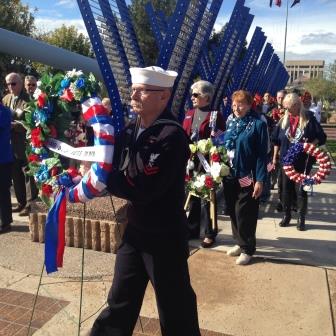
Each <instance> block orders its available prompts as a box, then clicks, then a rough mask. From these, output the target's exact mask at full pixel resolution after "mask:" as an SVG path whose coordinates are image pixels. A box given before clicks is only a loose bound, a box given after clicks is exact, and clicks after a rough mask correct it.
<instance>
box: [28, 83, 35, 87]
mask: <svg viewBox="0 0 336 336" xmlns="http://www.w3.org/2000/svg"><path fill="white" fill-rule="evenodd" d="M27 86H33V87H35V86H36V84H34V83H28V84H27Z"/></svg>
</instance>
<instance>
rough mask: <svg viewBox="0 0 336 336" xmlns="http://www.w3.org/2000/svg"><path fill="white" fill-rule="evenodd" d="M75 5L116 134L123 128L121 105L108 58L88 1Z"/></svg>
mask: <svg viewBox="0 0 336 336" xmlns="http://www.w3.org/2000/svg"><path fill="white" fill-rule="evenodd" d="M77 3H78V6H79V9H80V12H81V14H82V17H83V20H84V23H85V26H86V30H87V32H88V34H89V37H90V40H91V43H92V48H93V50H94V52H95V54H96V58H97V62H98V64H99V67H100V70H101V73H102V75H103V78H104V82H105V85H106V88H107V90H108V93H109V97H110V99H111V105H112V110H113V124H114V127H115V131H116V133H117V134H118V133H119V132H120V131H121V129H122V128H123V127H124V114H123V104H122V101H121V99H120V95H119V90H118V87H117V85H116V81H115V78H114V75H113V73H112V70H111V67H110V65H109V61H108V58H107V56H106V53H105V51H104V46H103V43H102V40H101V37H100V35H99V31H98V28H97V25H96V23H95V18H94V16H93V14H92V10H91V7H90V4H89V1H88V0H77Z"/></svg>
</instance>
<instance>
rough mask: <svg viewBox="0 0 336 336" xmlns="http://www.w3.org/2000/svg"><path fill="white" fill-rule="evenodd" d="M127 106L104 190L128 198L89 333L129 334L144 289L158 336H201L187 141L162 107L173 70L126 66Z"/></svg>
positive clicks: (169, 90) (179, 127)
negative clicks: (102, 303)
mask: <svg viewBox="0 0 336 336" xmlns="http://www.w3.org/2000/svg"><path fill="white" fill-rule="evenodd" d="M130 72H131V77H132V94H131V106H132V108H133V110H134V112H135V113H136V114H137V116H138V117H137V121H136V122H134V123H132V124H130V125H129V126H128V127H126V129H125V130H124V131H123V132H122V134H121V136H120V138H118V139H116V146H115V153H114V161H113V165H114V170H113V172H112V173H111V174H110V176H109V179H108V183H107V185H108V187H107V189H108V190H109V191H110V192H111V193H112V194H113V195H116V196H118V197H121V198H124V199H127V200H128V201H129V205H128V224H127V228H126V231H125V234H124V236H123V239H122V244H121V246H120V248H119V250H118V251H117V256H116V262H115V270H114V279H113V283H112V288H111V290H110V293H109V295H108V300H107V302H108V307H107V308H105V309H104V310H103V311H102V312H101V314H100V315H99V316H98V318H97V319H96V321H95V323H94V325H93V328H92V331H91V335H92V336H97V335H123V336H127V335H129V336H131V335H132V333H133V329H134V326H135V324H136V320H137V318H138V316H139V312H140V308H141V305H142V300H143V297H144V294H145V290H146V287H147V284H148V281H150V282H151V283H152V285H153V287H154V290H155V295H156V300H157V305H158V311H159V317H160V325H161V332H162V335H167V336H178V335H181V336H182V335H190V336H199V335H200V331H199V326H198V317H197V306H196V295H195V293H194V291H193V289H192V287H191V284H190V278H189V270H188V263H187V259H188V256H189V249H188V242H187V229H186V216H185V212H184V208H183V205H184V204H183V203H184V198H185V193H184V176H185V169H186V163H187V160H188V157H189V154H190V153H189V148H188V139H187V137H186V135H185V133H184V131H183V129H182V127H181V126H180V125H179V124H178V123H177V122H176V120H175V119H174V117H173V116H172V114H171V113H170V112H169V111H168V110H167V104H168V101H169V98H170V95H171V88H172V86H173V84H174V81H175V78H176V76H177V73H176V72H174V71H168V70H163V69H161V68H159V67H155V66H151V67H148V68H131V69H130Z"/></svg>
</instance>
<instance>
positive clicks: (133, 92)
mask: <svg viewBox="0 0 336 336" xmlns="http://www.w3.org/2000/svg"><path fill="white" fill-rule="evenodd" d="M162 91H164V90H162V89H135V88H132V95H134V94H137V93H138V94H140V96H141V97H143V96H145V95H146V93H148V92H162Z"/></svg>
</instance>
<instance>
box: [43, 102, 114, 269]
mask: <svg viewBox="0 0 336 336" xmlns="http://www.w3.org/2000/svg"><path fill="white" fill-rule="evenodd" d="M82 112H83V117H84V120H85V121H86V122H87V124H88V125H89V126H92V128H93V131H94V146H93V147H91V148H90V147H84V148H73V150H74V151H75V152H77V154H78V153H79V151H81V152H83V151H84V152H85V151H89V150H91V151H92V153H93V152H94V153H100V155H99V157H100V162H94V163H93V164H92V165H91V168H90V170H89V171H88V172H87V173H86V174H85V175H84V177H83V178H82V179H80V178H79V175H77V174H74V176H72V182H76V181H78V180H79V183H78V184H77V185H75V186H70V185H71V183H70V185H69V184H68V183H69V180H67V179H64V180H59V182H60V183H61V184H63V186H64V187H63V188H62V189H61V191H60V192H59V194H58V195H57V196H56V199H55V203H54V205H53V206H52V208H51V209H50V210H49V213H48V218H47V221H46V230H45V266H46V271H47V273H51V272H56V271H57V268H58V267H61V266H62V265H63V256H64V246H65V217H66V188H68V187H69V186H70V188H69V196H68V197H69V201H70V202H86V201H88V200H90V199H92V198H94V197H96V196H99V195H100V194H101V193H102V192H103V191H104V190H105V189H106V184H107V178H108V175H109V173H110V172H111V171H112V159H113V150H114V128H113V126H112V118H111V117H110V116H109V115H108V111H107V110H106V109H105V108H104V106H103V105H102V103H101V100H100V99H99V98H98V97H94V98H89V99H87V100H85V101H84V102H83V103H82ZM52 143H53V144H54V145H55V144H56V147H57V144H58V145H60V146H63V147H64V148H66V149H69V148H68V147H70V148H72V147H71V146H68V145H66V144H64V143H61V144H60V142H57V140H56V141H55V140H54V139H51V142H49V145H50V144H52ZM50 149H52V150H54V149H55V148H50ZM58 152H59V153H60V154H62V151H61V150H59V149H58ZM63 154H64V153H63ZM67 156H68V155H67ZM72 157H73V158H77V159H81V160H83V159H85V160H86V158H85V157H86V156H85V155H83V156H81V155H80V157H78V155H77V157H76V155H74V156H72ZM88 161H89V160H88ZM95 161H96V160H95Z"/></svg>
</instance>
